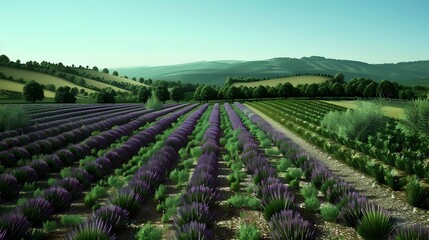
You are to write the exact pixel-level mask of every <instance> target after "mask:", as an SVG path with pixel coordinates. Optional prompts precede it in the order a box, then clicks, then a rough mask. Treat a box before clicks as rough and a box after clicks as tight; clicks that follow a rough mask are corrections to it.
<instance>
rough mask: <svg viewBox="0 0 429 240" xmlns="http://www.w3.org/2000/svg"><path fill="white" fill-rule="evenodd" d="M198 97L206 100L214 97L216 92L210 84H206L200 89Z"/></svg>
mask: <svg viewBox="0 0 429 240" xmlns="http://www.w3.org/2000/svg"><path fill="white" fill-rule="evenodd" d="M200 97H201V100H205V101H206V102H207V101H208V100H212V99H216V97H217V92H216V90H215V89H214V88H213V87H212V86H210V85H206V86H204V87H203V88H202V89H201V93H200Z"/></svg>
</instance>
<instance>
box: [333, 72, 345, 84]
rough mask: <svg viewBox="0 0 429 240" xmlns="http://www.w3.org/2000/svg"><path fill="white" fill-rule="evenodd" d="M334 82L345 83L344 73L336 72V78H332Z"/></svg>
mask: <svg viewBox="0 0 429 240" xmlns="http://www.w3.org/2000/svg"><path fill="white" fill-rule="evenodd" d="M332 82H336V83H343V82H344V75H343V74H342V73H337V74H335V76H334V78H333V79H332Z"/></svg>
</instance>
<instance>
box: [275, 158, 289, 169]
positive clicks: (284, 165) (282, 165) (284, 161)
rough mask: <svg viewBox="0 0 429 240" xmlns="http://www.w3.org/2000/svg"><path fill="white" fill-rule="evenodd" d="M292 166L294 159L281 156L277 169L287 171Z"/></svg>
mask: <svg viewBox="0 0 429 240" xmlns="http://www.w3.org/2000/svg"><path fill="white" fill-rule="evenodd" d="M291 166H292V161H291V160H290V159H289V158H281V159H280V160H279V163H278V164H277V171H279V172H286V171H287V170H288V169H289V168H290V167H291Z"/></svg>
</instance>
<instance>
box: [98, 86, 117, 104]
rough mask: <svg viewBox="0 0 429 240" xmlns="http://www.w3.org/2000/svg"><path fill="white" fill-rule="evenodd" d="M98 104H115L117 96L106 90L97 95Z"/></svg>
mask: <svg viewBox="0 0 429 240" xmlns="http://www.w3.org/2000/svg"><path fill="white" fill-rule="evenodd" d="M96 101H97V103H115V94H114V93H113V92H109V91H108V90H106V89H104V90H103V91H101V92H99V93H98V94H97V99H96Z"/></svg>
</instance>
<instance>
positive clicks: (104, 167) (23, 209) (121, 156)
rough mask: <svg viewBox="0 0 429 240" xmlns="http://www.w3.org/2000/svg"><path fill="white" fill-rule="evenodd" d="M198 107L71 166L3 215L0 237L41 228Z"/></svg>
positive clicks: (10, 236) (155, 114)
mask: <svg viewBox="0 0 429 240" xmlns="http://www.w3.org/2000/svg"><path fill="white" fill-rule="evenodd" d="M195 106H196V105H191V106H188V107H185V108H183V109H180V110H179V111H176V112H174V113H172V114H171V115H169V116H167V117H165V118H163V119H161V120H159V121H157V122H156V124H155V125H154V126H152V127H149V128H147V129H145V130H143V131H141V132H140V133H138V134H136V135H134V136H132V137H131V138H129V139H128V140H127V141H126V142H125V143H124V144H123V145H122V146H120V147H118V148H116V149H113V150H111V151H109V152H107V153H106V154H105V155H104V156H103V157H100V158H97V159H96V160H94V161H93V162H89V163H88V164H86V165H85V166H84V167H83V168H72V169H71V173H72V176H69V177H65V178H63V179H61V180H59V181H57V183H56V184H55V186H53V187H50V188H48V189H46V190H45V191H44V192H43V194H42V195H41V196H40V197H35V198H33V199H29V200H27V202H25V203H24V204H23V205H22V206H20V207H17V208H16V209H15V211H13V212H12V213H10V214H6V215H4V216H2V217H1V218H0V226H1V228H0V231H2V232H4V234H5V238H1V237H0V239H20V238H21V237H23V236H26V235H28V234H29V229H30V227H31V226H36V227H38V226H40V224H41V223H42V222H44V221H45V220H47V219H49V218H50V217H51V216H52V215H53V214H54V213H55V212H61V211H64V210H66V209H67V208H69V207H70V205H71V202H72V201H73V200H74V199H76V198H78V197H79V196H81V194H82V191H83V190H84V188H86V187H88V186H89V185H90V184H91V183H93V182H94V181H96V180H98V179H100V178H101V177H103V176H105V175H106V174H109V173H111V172H112V171H113V170H114V169H115V168H117V167H119V166H120V165H121V164H123V163H125V162H126V161H128V160H129V159H130V158H131V157H132V156H133V155H135V154H137V153H138V151H139V149H140V148H142V147H144V146H147V145H148V144H149V143H151V142H154V141H155V136H156V135H158V134H160V133H162V132H163V131H164V130H166V129H168V128H169V127H171V125H172V124H173V123H174V122H175V121H176V120H177V119H178V118H179V117H180V116H181V115H183V114H185V113H187V112H189V111H191V110H192V109H193V108H195ZM164 114H165V112H164ZM148 115H149V116H148ZM148 115H146V116H143V117H147V118H148V119H152V120H154V119H155V118H156V116H157V115H158V114H157V113H156V112H154V113H150V114H148ZM123 196H125V195H124V194H122V195H121V193H119V194H118V195H117V196H116V200H121V197H123ZM112 201H113V200H112Z"/></svg>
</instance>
